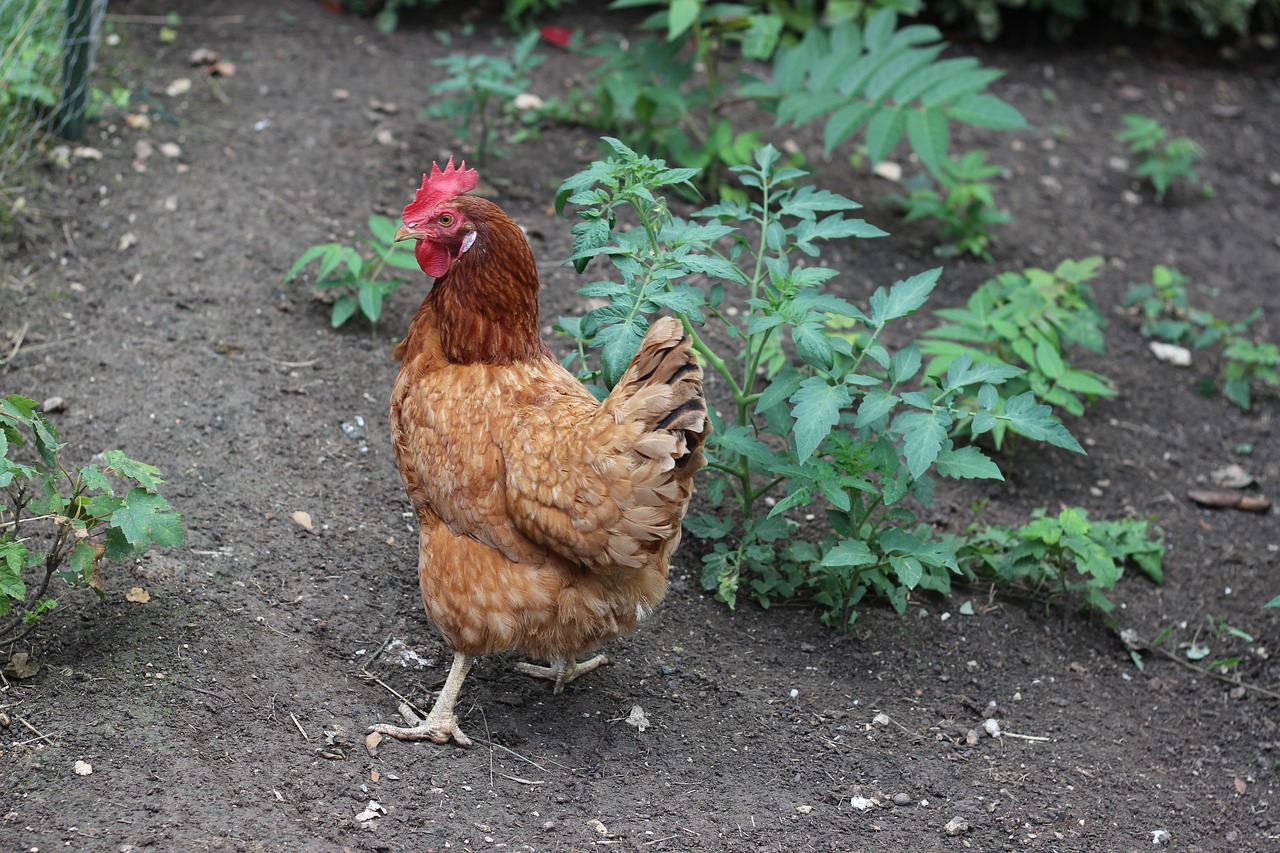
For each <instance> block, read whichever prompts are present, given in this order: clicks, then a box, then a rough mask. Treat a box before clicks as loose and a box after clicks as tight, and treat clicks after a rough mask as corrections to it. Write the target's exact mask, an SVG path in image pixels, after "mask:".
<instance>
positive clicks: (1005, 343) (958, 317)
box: [920, 257, 1116, 448]
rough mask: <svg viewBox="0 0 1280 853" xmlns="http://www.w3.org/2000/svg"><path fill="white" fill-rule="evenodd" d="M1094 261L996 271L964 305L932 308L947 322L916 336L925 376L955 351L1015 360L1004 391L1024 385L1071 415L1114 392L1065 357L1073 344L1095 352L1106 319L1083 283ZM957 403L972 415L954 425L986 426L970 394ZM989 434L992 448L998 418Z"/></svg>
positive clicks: (977, 358)
mask: <svg viewBox="0 0 1280 853" xmlns="http://www.w3.org/2000/svg"><path fill="white" fill-rule="evenodd" d="M1101 265H1102V258H1100V257H1091V258H1085V259H1084V260H1082V261H1074V260H1066V261H1063V262H1062V263H1060V264H1058V266H1057V268H1055V269H1054V270H1053V271H1052V272H1049V271H1048V270H1042V269H1036V268H1034V267H1033V268H1030V269H1026V270H1023V271H1022V272H1020V273H1019V272H1007V273H1001V274H1000V275H998V276H996V277H995V278H992V279H988V280H987V281H985V282H983V283H982V285H981V286H979V287H978V289H977V290H975V291H974V293H973V295H972V296H970V297H969V300H968V302H967V303H966V304H965V305H964V307H962V308H942V309H939V310H938V311H937V312H935V313H936V314H937V316H938V317H941V318H942V319H944V320H947V321H949V322H947V323H944V324H943V325H940V326H937V327H935V328H932V329H929V330H927V331H926V332H925V336H926V337H927V338H928V340H924V341H921V342H920V350H921V352H923V353H924V354H925V355H928V356H932V358H931V359H930V360H929V363H928V365H927V366H926V367H925V375H926V376H941V375H942V374H943V372H945V371H947V370H950V369H951V365H952V363H953V362H954V360H955V359H957V358H960V357H962V356H963V357H966V358H969V359H971V360H972V361H974V362H996V363H1000V364H1012V365H1017V366H1018V367H1021V368H1022V369H1023V372H1021V373H1020V374H1019V375H1017V376H1014V377H1012V378H1010V379H1009V380H1008V382H1007V383H1006V385H1005V389H1004V390H1005V393H1006V394H1009V395H1016V394H1022V393H1026V392H1030V393H1031V394H1034V395H1035V398H1036V399H1037V400H1040V401H1042V402H1045V403H1048V404H1049V405H1051V406H1053V407H1055V408H1057V409H1062V410H1064V411H1067V412H1069V413H1071V414H1073V415H1077V416H1078V415H1081V414H1084V410H1085V406H1086V404H1088V403H1092V402H1093V401H1094V400H1096V399H1097V398H1098V397H1113V396H1115V394H1116V392H1115V390H1114V389H1113V388H1112V386H1111V380H1109V379H1107V378H1106V377H1105V376H1102V375H1100V374H1097V373H1094V372H1093V371H1090V370H1084V369H1082V368H1079V367H1075V366H1073V365H1072V364H1071V363H1070V362H1069V361H1068V355H1069V350H1070V349H1071V348H1072V347H1075V346H1082V347H1084V348H1085V349H1087V350H1090V351H1091V352H1096V353H1101V352H1102V351H1103V341H1102V329H1103V327H1104V326H1105V325H1106V320H1105V319H1104V318H1103V316H1102V312H1100V311H1099V310H1098V306H1097V304H1096V303H1095V302H1094V300H1093V295H1092V291H1091V290H1090V288H1089V284H1088V283H1089V281H1091V280H1092V279H1093V278H1094V277H1095V276H1096V275H1097V272H1098V268H1099V267H1100V266H1101ZM961 405H962V406H967V407H968V408H969V409H970V411H972V412H974V413H975V414H974V417H973V419H972V420H970V419H967V418H966V419H964V420H961V421H960V422H959V423H958V424H957V426H958V427H960V428H961V431H963V432H968V431H970V429H971V428H972V426H974V425H975V424H976V425H980V426H986V424H985V418H983V419H982V420H981V421H979V420H978V414H977V413H978V412H979V411H980V407H978V406H977V405H976V401H972V400H971V401H967V402H966V401H961ZM983 431H985V430H983ZM991 435H992V439H993V441H994V442H995V446H996V447H997V448H1000V447H1001V446H1002V443H1003V440H1004V437H1005V428H1004V425H1003V424H996V425H995V426H994V427H991Z"/></svg>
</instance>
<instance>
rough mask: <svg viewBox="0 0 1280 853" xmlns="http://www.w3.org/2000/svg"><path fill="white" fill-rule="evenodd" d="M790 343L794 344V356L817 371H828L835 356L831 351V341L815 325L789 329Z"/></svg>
mask: <svg viewBox="0 0 1280 853" xmlns="http://www.w3.org/2000/svg"><path fill="white" fill-rule="evenodd" d="M791 341H792V343H794V344H795V347H796V355H798V356H800V358H801V359H802V360H803V361H804V362H805V364H810V365H813V366H814V367H816V368H818V369H819V370H830V369H831V366H832V365H833V364H834V359H835V355H834V353H833V351H832V349H831V341H830V339H829V337H828V335H827V332H826V330H825V329H824V328H823V327H822V326H820V325H818V324H817V323H804V324H801V325H799V326H793V327H792V328H791Z"/></svg>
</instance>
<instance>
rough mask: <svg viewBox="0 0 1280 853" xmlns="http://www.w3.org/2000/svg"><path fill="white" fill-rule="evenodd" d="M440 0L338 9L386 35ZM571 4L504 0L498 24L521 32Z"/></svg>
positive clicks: (361, 3)
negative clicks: (412, 14) (409, 15)
mask: <svg viewBox="0 0 1280 853" xmlns="http://www.w3.org/2000/svg"><path fill="white" fill-rule="evenodd" d="M441 2H442V0H343V3H342V6H343V8H345V9H346V10H347V11H348V12H350V13H351V14H353V15H372V16H373V26H374V28H375V29H377V30H378V31H379V32H383V33H390V32H393V31H395V28H396V27H397V26H399V24H400V16H401V15H402V14H403V13H404V12H407V11H411V10H415V9H430V8H434V7H436V6H439V5H441ZM570 2H572V0H504V2H503V4H502V20H503V21H504V22H505V23H506V24H507V25H508V26H510V27H511V28H512V29H517V30H520V29H524V28H525V27H526V26H527V25H528V24H529V22H530V21H532V20H533V19H534V18H536V17H537V16H538V15H541V14H542V13H543V12H549V11H552V10H554V9H559V8H560V7H562V6H567V5H569V3H570Z"/></svg>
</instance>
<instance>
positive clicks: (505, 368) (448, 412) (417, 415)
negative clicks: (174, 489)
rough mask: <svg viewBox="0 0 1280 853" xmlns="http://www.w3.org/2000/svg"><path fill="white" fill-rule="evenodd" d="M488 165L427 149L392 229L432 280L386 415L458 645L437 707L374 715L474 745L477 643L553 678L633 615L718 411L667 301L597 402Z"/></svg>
mask: <svg viewBox="0 0 1280 853" xmlns="http://www.w3.org/2000/svg"><path fill="white" fill-rule="evenodd" d="M477 180H478V178H477V175H476V172H475V170H473V169H467V168H466V167H465V164H463V168H462V169H455V168H454V165H453V161H452V160H450V161H449V165H448V167H447V168H445V169H444V170H443V171H441V170H440V168H439V166H437V165H435V164H433V165H432V172H431V175H430V176H427V175H424V176H423V182H422V187H421V189H419V190H418V192H417V195H416V196H415V198H414V201H413V202H412V203H410V204H409V205H408V206H407V207H405V209H404V221H405V226H404V227H403V228H401V229H400V231H399V232H398V234H397V239H401V240H406V239H412V240H416V241H417V246H416V249H415V254H416V256H417V259H418V262H419V264H420V265H421V267H422V269H423V271H424V272H426V273H427V275H429V276H432V277H434V278H435V279H436V282H435V286H434V287H433V288H432V290H431V292H430V293H429V294H428V296H427V297H426V299H424V300H423V302H422V307H421V308H420V309H419V310H418V313H417V316H416V317H414V320H413V323H412V325H411V326H410V328H409V333H408V335H407V336H406V337H405V339H404V340H403V341H402V342H401V343H400V345H399V346H398V347H397V348H396V356H397V357H398V358H399V359H400V360H401V367H400V373H399V375H398V376H397V378H396V383H395V388H394V390H393V391H392V394H391V435H392V440H393V441H394V444H395V451H396V459H397V462H398V463H399V467H400V474H401V477H402V479H403V480H404V485H405V489H406V491H407V492H408V495H409V499H410V501H411V502H412V504H413V508H414V511H415V513H416V515H417V519H418V526H419V546H418V578H419V581H420V584H421V588H422V601H423V604H424V606H425V607H426V611H427V615H428V617H429V618H430V619H431V621H432V622H433V623H434V624H435V625H436V627H437V628H439V630H440V632H441V633H442V634H443V635H444V639H445V642H447V643H448V644H449V647H450V648H451V649H452V650H453V652H454V657H453V665H452V667H451V669H450V671H449V677H448V680H447V681H446V682H445V685H444V687H443V689H442V690H441V692H440V695H439V696H438V697H437V699H436V702H435V705H434V707H433V708H432V709H431V712H430V713H429V714H428V715H427V717H426V718H425V719H419V718H418V717H417V715H415V714H414V713H413V712H412V710H411V709H410V708H408V707H407V706H405V705H402V706H401V708H400V713H401V715H402V716H404V717H405V719H406V721H407V722H408V724H409V725H408V727H407V728H403V727H398V726H390V725H378V726H374V727H373V729H372V730H373V731H377V732H380V733H382V734H386V735H390V736H392V737H397V738H403V739H413V740H418V739H427V740H432V741H435V742H437V743H445V742H447V741H449V740H450V739H452V740H454V741H455V742H457V743H459V744H462V745H468V744H469V743H470V740H469V739H468V738H467V736H466V735H465V734H463V732H462V730H461V728H459V726H458V720H457V716H456V714H455V713H454V705H455V703H456V701H457V698H458V692H459V690H460V688H461V686H462V682H463V679H465V678H466V674H467V670H468V669H469V668H470V666H471V663H472V661H473V660H474V659H475V658H476V657H477V656H479V655H485V654H491V653H494V652H501V651H506V650H510V649H520V650H522V651H524V652H525V653H526V654H528V655H531V656H533V657H535V658H539V659H543V660H547V661H549V662H550V666H547V667H540V666H533V665H532V664H519V665H518V666H519V668H520V669H521V670H522V671H523V672H526V673H529V674H531V675H536V676H540V677H545V678H550V679H552V680H554V682H555V692H557V693H559V692H560V691H561V690H562V689H563V686H564V685H565V684H567V683H569V682H570V681H572V680H573V679H574V678H576V677H577V676H578V675H580V674H582V673H584V672H587V671H590V670H592V669H594V668H596V667H597V666H599V665H600V664H602V663H606V662H607V659H606V658H605V657H604V656H603V655H598V656H596V657H594V658H591V659H590V660H587V661H585V662H579V661H578V657H579V655H582V654H583V653H586V652H590V651H592V650H594V649H595V648H596V647H598V646H599V645H601V644H602V643H604V642H606V641H608V640H611V639H613V638H615V637H618V636H621V635H623V634H626V633H629V632H630V631H632V630H634V629H635V627H636V624H637V623H638V622H639V621H640V620H641V619H643V618H644V617H645V616H646V615H647V614H648V613H650V612H652V610H653V608H654V607H655V606H656V605H657V604H658V602H659V601H661V600H662V597H663V596H664V595H665V594H666V591H667V568H668V562H669V559H670V556H671V553H672V552H673V551H674V550H675V548H676V546H677V545H678V543H679V542H680V525H681V521H682V519H683V518H684V513H685V509H686V507H687V506H688V504H689V498H690V496H691V495H692V494H693V475H694V473H695V472H696V471H697V470H698V469H699V468H701V467H702V465H703V462H704V459H703V453H702V445H703V440H704V439H705V437H706V435H707V433H708V432H709V430H710V427H709V422H708V419H707V410H706V404H705V401H704V399H703V395H702V368H701V367H700V366H699V365H698V363H697V361H696V360H695V358H694V356H693V354H692V351H691V339H690V336H689V335H688V334H686V332H685V330H684V328H683V327H682V326H681V324H680V322H679V321H677V320H675V319H672V318H669V317H668V318H663V319H659V320H657V321H656V322H654V324H653V325H652V327H651V328H650V329H649V332H648V334H646V335H645V337H644V340H643V342H642V343H641V345H640V349H639V352H637V353H636V356H635V358H634V359H633V360H632V362H631V365H630V367H629V368H628V369H627V371H626V373H625V374H624V375H623V377H622V379H621V380H620V381H619V382H618V384H617V385H616V386H615V387H614V389H613V392H612V393H611V394H609V396H608V397H607V398H605V400H604V401H603V402H600V401H597V400H596V399H595V397H593V396H592V395H591V393H590V392H589V391H588V390H587V389H586V388H585V387H584V386H583V385H582V383H581V382H579V381H578V380H577V379H576V378H575V377H574V376H573V375H572V374H570V373H569V372H568V371H567V370H565V369H564V368H563V367H562V366H561V365H560V363H559V362H558V361H557V360H556V359H555V357H554V356H553V355H552V354H551V351H550V350H549V349H548V348H547V346H546V344H545V343H544V342H543V341H542V339H541V337H540V335H539V331H538V290H539V287H540V284H539V281H538V272H537V267H536V265H535V263H534V260H533V254H532V252H531V251H530V248H529V243H528V241H527V240H526V238H525V236H524V233H523V232H522V231H521V230H520V228H519V227H518V226H517V225H516V224H515V223H514V222H512V221H511V219H510V218H508V217H507V215H506V214H504V213H503V212H502V210H501V209H500V208H499V207H498V206H497V205H495V204H493V203H492V202H489V201H486V200H485V199H482V198H477V197H474V196H469V195H465V193H467V192H469V191H470V190H472V189H474V188H475V186H476V182H477Z"/></svg>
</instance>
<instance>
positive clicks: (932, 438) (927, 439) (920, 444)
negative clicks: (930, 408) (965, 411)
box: [894, 410, 951, 480]
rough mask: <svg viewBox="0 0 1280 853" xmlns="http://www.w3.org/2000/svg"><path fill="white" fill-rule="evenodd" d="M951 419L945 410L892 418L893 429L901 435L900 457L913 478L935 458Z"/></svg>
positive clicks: (921, 472) (919, 476)
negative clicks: (905, 462) (903, 458)
mask: <svg viewBox="0 0 1280 853" xmlns="http://www.w3.org/2000/svg"><path fill="white" fill-rule="evenodd" d="M950 420H951V417H950V415H948V414H947V413H946V412H945V411H943V410H939V411H936V412H914V411H913V412H903V413H902V414H900V415H898V417H897V418H895V419H894V430H895V431H898V432H901V433H902V454H903V456H904V457H906V460H907V470H908V471H909V472H910V474H911V477H912V478H913V479H917V480H918V479H920V478H921V477H922V476H924V473H925V472H926V471H928V470H929V466H930V465H932V464H933V462H934V460H935V459H937V458H938V453H939V452H940V451H941V450H942V445H943V443H944V442H945V441H946V440H947V430H948V429H949V428H950V426H951V423H950Z"/></svg>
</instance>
